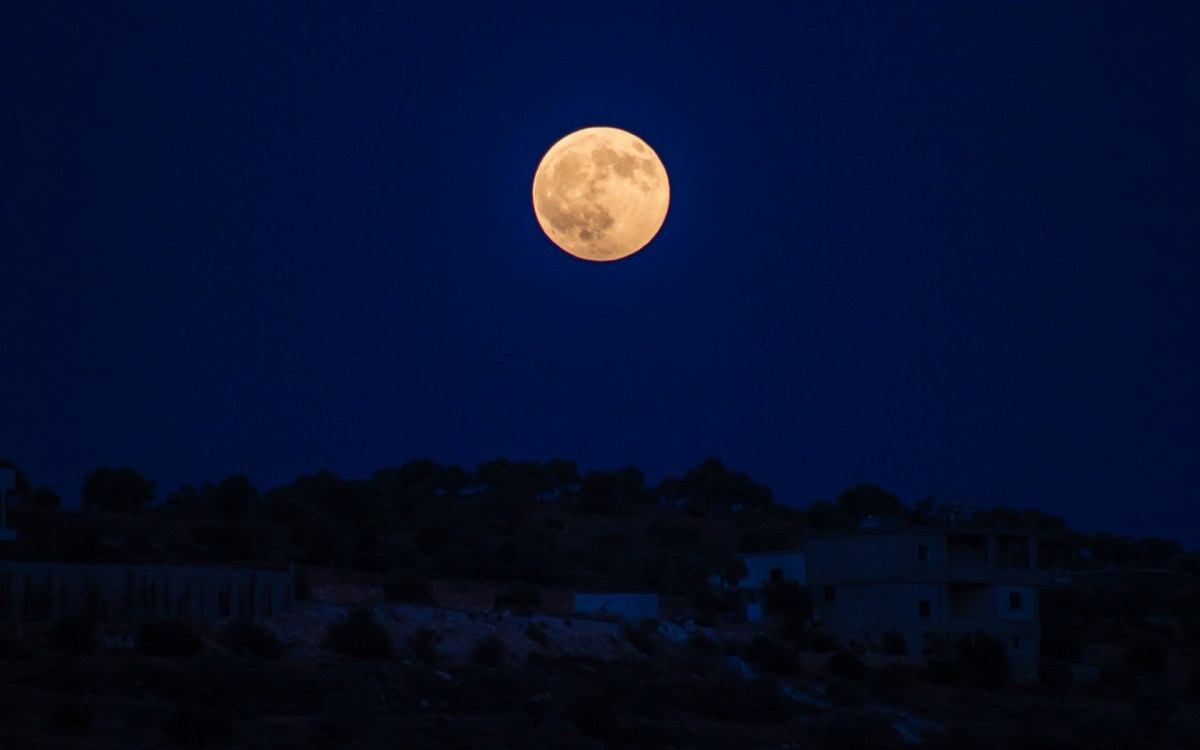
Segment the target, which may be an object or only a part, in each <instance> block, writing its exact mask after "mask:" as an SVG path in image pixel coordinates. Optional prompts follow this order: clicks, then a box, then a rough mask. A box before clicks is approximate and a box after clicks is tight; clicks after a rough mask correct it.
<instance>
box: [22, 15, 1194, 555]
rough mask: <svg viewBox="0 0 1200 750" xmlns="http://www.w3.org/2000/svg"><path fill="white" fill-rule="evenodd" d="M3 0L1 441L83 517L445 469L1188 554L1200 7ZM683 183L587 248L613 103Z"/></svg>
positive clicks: (617, 122)
mask: <svg viewBox="0 0 1200 750" xmlns="http://www.w3.org/2000/svg"><path fill="white" fill-rule="evenodd" d="M411 5H412V4H410V3H399V2H386V3H378V4H375V3H361V2H329V3H314V2H306V3H300V2H286V3H284V2H279V3H244V2H212V1H206V2H195V3H163V2H144V3H139V2H121V3H100V2H97V3H91V2H88V3H83V2H69V3H58V2H49V1H46V2H29V3H4V4H3V7H2V8H0V87H2V88H0V112H2V113H3V117H2V118H0V191H2V192H0V199H2V201H0V278H2V279H3V293H2V294H0V345H2V347H3V348H2V350H0V351H2V352H3V360H2V362H0V367H2V370H0V456H7V457H10V458H12V459H13V460H15V461H16V462H17V463H18V464H19V465H20V466H21V468H22V469H23V470H24V471H25V472H26V473H27V474H28V475H29V476H30V478H31V479H32V480H33V481H34V482H35V483H37V484H50V485H52V486H53V487H55V488H56V489H57V490H58V491H59V492H60V493H61V494H62V495H63V496H64V498H65V501H66V503H67V504H68V505H71V504H74V503H77V502H78V494H79V490H78V488H79V486H80V484H81V483H82V480H83V476H84V475H85V474H86V473H87V472H88V471H89V470H91V469H93V468H95V467H96V466H98V465H102V464H104V465H110V466H120V465H129V466H133V467H134V468H136V469H138V470H139V471H141V472H142V473H143V474H145V475H146V476H147V477H149V478H151V479H153V480H155V481H156V482H157V483H158V487H159V497H160V498H161V497H163V496H165V495H166V494H167V493H169V492H170V491H172V490H174V489H175V488H176V487H178V486H179V485H180V484H181V483H184V482H188V483H193V484H198V483H199V482H202V481H216V480H218V479H220V478H221V477H224V476H226V475H228V474H231V473H247V474H249V475H250V477H251V479H252V480H253V481H254V482H255V483H256V484H257V485H258V486H259V487H260V488H263V489H265V488H268V487H272V486H275V485H278V484H281V483H284V482H287V481H290V480H292V479H294V478H295V477H296V476H297V475H299V474H302V473H311V472H313V471H315V470H317V469H319V468H322V467H327V468H329V469H331V470H333V471H334V472H336V473H338V474H339V475H341V476H344V477H348V478H354V477H366V476H369V475H370V474H371V473H372V472H373V471H374V470H376V469H379V468H382V467H385V466H392V465H399V464H401V463H404V462H405V461H407V460H409V459H412V458H417V457H428V458H432V459H434V460H437V461H440V462H445V463H459V464H462V465H465V466H468V467H471V466H474V465H475V464H476V463H478V462H480V461H485V460H489V459H492V458H495V457H497V456H505V457H508V458H513V459H518V458H520V459H548V458H551V457H554V456H561V457H564V458H568V459H573V460H575V461H577V462H578V463H579V465H580V467H581V468H582V469H587V468H596V469H615V468H620V467H622V466H625V465H627V464H630V463H632V464H635V465H637V466H639V467H641V468H642V469H643V470H645V471H646V473H647V474H648V476H649V478H650V479H651V480H652V481H657V480H658V479H661V478H662V477H664V476H667V475H679V474H682V472H684V471H685V470H686V469H687V468H688V467H690V466H693V465H695V464H696V463H698V462H699V461H700V460H701V459H703V458H704V457H705V456H706V455H709V454H715V455H717V456H719V457H721V458H722V459H723V460H724V461H725V462H726V463H727V464H728V465H730V466H731V467H733V468H736V469H739V470H742V471H745V472H747V473H749V474H750V475H751V476H752V477H753V478H755V479H757V480H759V481H762V482H765V483H767V484H769V485H771V486H772V487H773V488H774V490H775V495H776V498H777V500H779V501H782V502H785V503H788V504H793V505H797V506H801V507H803V506H806V505H807V504H808V503H810V502H812V501H814V500H821V499H833V498H834V497H836V495H837V494H839V493H840V492H841V491H842V490H844V489H846V488H847V487H849V486H852V485H854V484H857V483H860V482H873V483H877V484H880V485H882V486H884V487H885V488H887V489H890V490H891V491H893V492H895V493H896V494H898V495H899V496H900V497H901V498H902V499H903V500H905V501H907V502H910V503H911V502H914V501H916V500H920V499H923V498H925V497H927V496H929V495H937V496H940V497H951V498H962V499H974V500H976V501H978V502H979V503H981V504H982V505H985V506H990V505H993V504H998V503H1000V502H1001V501H1002V500H1003V499H1005V498H1007V500H1008V502H1009V503H1010V504H1011V505H1016V506H1020V507H1024V506H1026V505H1032V506H1035V507H1039V508H1041V509H1043V510H1046V511H1048V512H1052V513H1056V514H1059V515H1064V516H1065V517H1066V518H1067V520H1068V522H1069V523H1070V524H1071V525H1072V526H1074V527H1077V528H1079V529H1082V530H1085V531H1097V530H1101V529H1107V530H1111V531H1116V532H1121V533H1128V534H1134V535H1146V534H1151V535H1160V536H1168V537H1171V538H1177V539H1180V540H1181V541H1183V542H1184V543H1185V545H1187V546H1191V547H1200V490H1198V487H1200V428H1198V424H1200V399H1198V397H1197V394H1196V384H1197V383H1198V382H1200V365H1198V359H1200V355H1198V352H1197V346H1198V344H1197V342H1198V341H1200V335H1198V334H1200V308H1198V304H1197V287H1198V281H1200V261H1198V259H1197V253H1198V250H1200V223H1198V222H1200V220H1198V218H1197V217H1198V216H1200V45H1198V44H1197V41H1196V40H1197V39H1200V4H1196V3H1189V2H1175V3H1171V2H1163V3H1147V2H1124V3H1122V2H1114V3H1098V2H1091V1H1089V2H1050V3H1047V2H1040V1H1039V2H1018V3H962V2H938V3H934V2H871V3H851V2H821V3H817V2H788V3H784V2H762V3H728V2H722V3H699V2H690V1H687V2H674V3H664V2H638V3H629V4H623V3H613V2H603V3H569V2H556V3H521V2H497V3H430V4H428V5H431V6H436V8H434V9H425V10H420V11H414V10H413V9H412V8H411V7H409V6H411ZM599 124H604V125H614V126H617V127H622V128H625V129H627V130H630V131H632V132H634V133H636V134H637V135H639V136H640V137H642V138H643V139H645V140H646V142H648V143H649V144H650V145H651V146H652V147H653V148H654V149H655V150H656V151H657V152H658V154H659V155H660V156H661V157H662V159H663V161H664V163H665V165H666V167H667V170H668V172H669V174H670V178H671V188H672V203H671V208H670V213H669V215H668V217H667V220H666V224H665V225H664V227H663V230H662V232H661V233H660V235H659V237H658V238H657V239H656V240H655V241H654V242H653V243H651V244H650V245H649V246H648V247H647V248H646V249H645V250H643V251H642V252H641V253H639V254H637V255H635V256H633V257H631V258H629V259H627V260H624V261H620V262H616V263H608V264H594V263H587V262H584V261H580V260H577V259H575V258H573V257H571V256H569V255H567V254H566V253H563V252H562V251H560V250H558V249H557V248H556V247H555V246H554V245H552V244H551V243H550V242H549V241H548V240H547V239H546V238H545V236H544V235H543V234H542V233H541V230H540V229H539V227H538V225H537V223H536V221H535V219H534V216H533V212H532V208H531V203H530V185H531V181H532V178H533V173H534V169H535V168H536V166H537V163H538V161H539V159H540V158H541V156H542V154H543V153H544V152H545V150H546V149H547V148H548V147H549V146H550V145H551V144H552V143H553V142H554V141H556V140H557V139H558V138H559V137H561V136H563V135H565V134H566V133H568V132H570V131H572V130H575V129H578V128H580V127H584V126H588V125H599Z"/></svg>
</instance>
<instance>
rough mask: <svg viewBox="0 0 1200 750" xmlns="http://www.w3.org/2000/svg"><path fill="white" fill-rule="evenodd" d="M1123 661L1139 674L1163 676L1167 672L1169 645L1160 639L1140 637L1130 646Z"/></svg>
mask: <svg viewBox="0 0 1200 750" xmlns="http://www.w3.org/2000/svg"><path fill="white" fill-rule="evenodd" d="M1123 661H1124V662H1125V664H1126V665H1127V666H1128V667H1130V668H1132V669H1135V670H1137V671H1139V672H1149V673H1152V674H1162V673H1163V672H1166V671H1167V645H1166V644H1165V643H1164V642H1163V641H1162V640H1161V639H1159V638H1152V637H1149V636H1141V637H1138V638H1136V639H1134V641H1133V642H1132V643H1130V644H1129V648H1128V649H1127V650H1126V651H1125V656H1124V659H1123Z"/></svg>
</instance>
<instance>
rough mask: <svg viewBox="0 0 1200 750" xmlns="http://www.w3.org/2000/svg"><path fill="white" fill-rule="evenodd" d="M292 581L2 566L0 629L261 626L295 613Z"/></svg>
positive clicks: (117, 567) (123, 567)
mask: <svg viewBox="0 0 1200 750" xmlns="http://www.w3.org/2000/svg"><path fill="white" fill-rule="evenodd" d="M295 600H296V589H295V585H294V583H293V580H292V576H291V574H289V573H285V572H281V571H273V570H249V569H245V568H212V567H193V566H178V565H132V564H69V563H45V562H8V561H4V562H0V621H4V620H7V621H14V620H15V621H20V622H46V621H51V620H57V619H59V618H61V617H64V616H66V615H72V614H81V613H88V614H92V615H94V616H96V617H98V618H100V619H103V620H139V619H151V618H167V617H172V618H175V617H177V618H183V619H189V620H215V619H221V618H224V617H230V616H243V617H249V618H251V619H256V620H258V619H265V618H270V617H276V616H279V615H282V614H285V613H287V612H289V611H291V609H292V608H293V606H294V604H295Z"/></svg>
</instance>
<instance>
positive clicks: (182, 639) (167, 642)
mask: <svg viewBox="0 0 1200 750" xmlns="http://www.w3.org/2000/svg"><path fill="white" fill-rule="evenodd" d="M135 641H136V645H137V650H138V651H140V652H141V653H143V654H146V655H147V656H194V655H196V654H198V653H200V651H202V650H203V649H204V641H203V640H201V638H200V636H199V635H197V634H196V631H195V630H194V629H193V628H192V625H191V623H189V622H187V621H186V620H151V621H149V622H144V623H142V625H141V627H139V628H138V632H137V636H136V639H135Z"/></svg>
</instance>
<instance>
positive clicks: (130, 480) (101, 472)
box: [81, 466, 154, 513]
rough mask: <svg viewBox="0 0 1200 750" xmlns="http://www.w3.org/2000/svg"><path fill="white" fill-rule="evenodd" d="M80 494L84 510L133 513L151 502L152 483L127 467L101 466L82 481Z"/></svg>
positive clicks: (152, 496)
mask: <svg viewBox="0 0 1200 750" xmlns="http://www.w3.org/2000/svg"><path fill="white" fill-rule="evenodd" d="M81 493H82V500H83V507H84V508H85V509H91V510H103V511H110V512H114V513H135V512H137V511H140V510H143V509H145V508H146V507H147V506H149V505H150V501H152V500H153V499H154V482H151V481H150V480H148V479H146V478H145V477H143V476H142V475H141V474H139V473H138V472H136V471H134V470H133V469H131V468H129V467H128V466H125V467H122V468H120V469H110V468H108V467H107V466H101V467H99V468H96V469H93V470H92V471H91V473H89V474H88V475H87V476H86V477H84V479H83V488H82V490H81Z"/></svg>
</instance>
